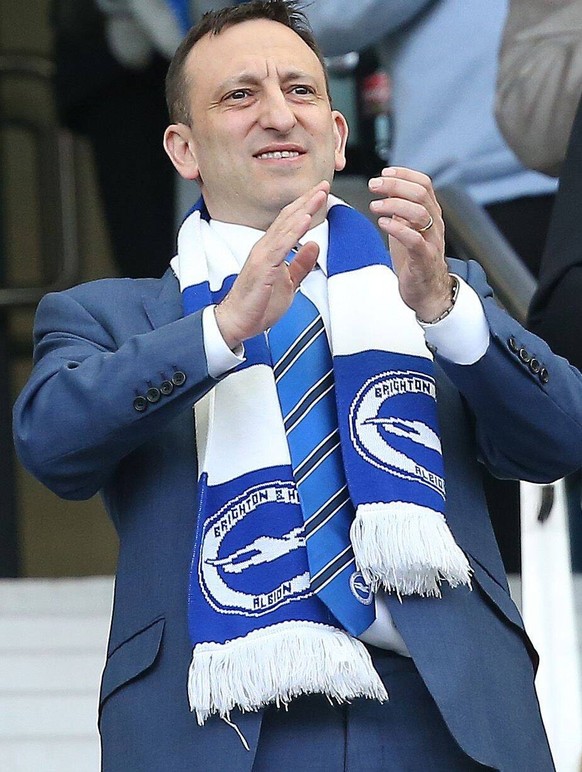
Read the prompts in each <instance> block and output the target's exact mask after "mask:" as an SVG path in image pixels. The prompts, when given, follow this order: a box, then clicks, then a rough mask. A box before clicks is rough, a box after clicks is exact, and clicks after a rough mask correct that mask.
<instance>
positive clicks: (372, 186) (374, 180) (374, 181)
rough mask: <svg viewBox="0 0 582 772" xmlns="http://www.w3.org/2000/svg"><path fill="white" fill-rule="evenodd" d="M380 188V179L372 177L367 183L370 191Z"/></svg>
mask: <svg viewBox="0 0 582 772" xmlns="http://www.w3.org/2000/svg"><path fill="white" fill-rule="evenodd" d="M381 186H382V178H381V177H372V179H371V180H370V181H369V182H368V187H369V188H370V190H377V189H378V188H379V187H381Z"/></svg>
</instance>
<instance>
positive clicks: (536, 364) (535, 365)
mask: <svg viewBox="0 0 582 772" xmlns="http://www.w3.org/2000/svg"><path fill="white" fill-rule="evenodd" d="M529 369H530V370H531V371H532V373H533V374H534V375H537V374H538V373H539V371H540V370H541V369H542V365H541V362H540V360H539V359H535V358H534V359H532V360H531V361H530V363H529Z"/></svg>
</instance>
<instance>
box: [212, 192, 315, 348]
mask: <svg viewBox="0 0 582 772" xmlns="http://www.w3.org/2000/svg"><path fill="white" fill-rule="evenodd" d="M329 189H330V185H329V182H326V181H324V182H320V183H319V184H318V185H316V186H315V187H313V188H312V189H311V190H309V191H308V192H307V193H304V194H303V195H302V196H300V197H299V198H298V199H296V200H295V201H293V202H292V203H290V204H288V205H287V206H286V207H284V208H283V209H282V210H281V212H280V213H279V215H278V216H277V218H276V219H275V220H274V222H273V224H272V225H271V227H270V228H269V229H268V230H267V232H266V233H265V235H264V236H263V237H262V238H261V239H260V240H259V241H258V242H257V243H256V244H255V246H254V247H253V249H252V250H251V253H250V254H249V256H248V258H247V260H246V262H245V264H244V266H243V268H242V270H241V272H240V274H239V275H238V277H237V279H236V281H235V282H234V284H233V285H232V288H231V290H230V292H229V293H228V295H227V296H226V297H225V298H224V300H223V301H222V302H221V303H219V305H217V306H216V309H215V314H216V323H217V324H218V329H219V330H220V333H221V335H222V337H223V338H224V340H225V342H226V344H227V345H228V346H229V348H231V349H232V350H233V351H234V350H235V349H236V348H238V347H239V346H240V344H241V343H243V341H245V340H248V339H249V338H252V337H254V336H255V335H259V334H260V333H261V332H264V331H265V330H267V329H269V328H270V327H272V326H273V325H274V324H275V322H277V321H278V320H279V319H280V318H281V317H282V316H283V314H284V313H285V312H286V311H287V309H288V308H289V306H290V305H291V303H292V302H293V297H294V295H295V292H296V290H297V288H298V287H299V285H300V284H301V282H302V281H303V279H304V278H305V277H306V276H307V275H308V274H309V273H310V271H311V270H312V269H313V267H314V266H315V263H316V261H317V256H318V254H319V247H318V246H317V244H316V243H315V242H313V241H309V242H307V243H306V244H304V245H303V246H302V247H301V249H299V251H298V252H297V254H296V255H295V258H294V259H293V261H292V262H291V263H290V264H287V262H286V258H287V255H288V254H289V252H290V251H291V249H292V248H293V247H294V246H295V245H296V244H297V242H298V241H299V239H301V238H303V236H305V234H306V233H307V231H308V230H309V229H310V228H311V227H312V226H313V218H314V215H316V214H317V213H318V212H319V211H320V210H321V209H322V208H323V207H324V206H325V204H326V202H327V196H328V194H329Z"/></svg>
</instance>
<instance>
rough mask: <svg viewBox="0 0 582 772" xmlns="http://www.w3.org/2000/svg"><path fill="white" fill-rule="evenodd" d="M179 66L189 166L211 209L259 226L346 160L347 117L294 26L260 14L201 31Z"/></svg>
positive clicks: (219, 216)
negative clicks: (184, 87)
mask: <svg viewBox="0 0 582 772" xmlns="http://www.w3.org/2000/svg"><path fill="white" fill-rule="evenodd" d="M185 73H186V80H187V82H188V88H189V106H190V115H191V127H190V129H189V130H188V131H189V134H188V135H187V142H188V149H189V152H190V155H191V158H192V165H191V167H190V172H189V174H188V175H186V176H191V177H195V178H197V179H198V181H199V183H200V185H201V189H202V192H203V195H204V198H205V201H206V205H207V207H208V210H209V212H210V214H211V216H212V217H213V218H215V219H218V220H224V221H226V222H234V223H240V224H245V225H252V226H254V227H257V228H262V229H266V228H268V227H269V225H270V224H271V223H272V222H273V220H274V219H275V217H276V216H277V214H278V213H279V211H280V210H281V208H282V207H283V206H285V205H286V204H288V203H290V202H291V201H294V200H295V199H296V198H297V197H298V196H300V195H301V194H302V193H304V192H305V191H306V190H308V189H309V188H311V187H312V186H313V185H316V184H317V183H318V182H321V181H322V180H328V181H329V182H331V180H332V178H333V174H334V171H339V170H340V169H343V167H344V165H345V156H344V149H345V142H346V139H347V126H346V123H345V120H344V118H343V116H341V115H340V114H339V113H338V112H336V111H332V110H331V107H330V104H329V99H328V96H327V91H326V85H325V77H324V73H323V69H322V66H321V63H320V62H319V60H318V59H317V57H316V55H315V54H314V53H313V51H312V50H311V49H310V48H309V46H307V45H306V43H304V42H303V40H301V38H300V37H299V36H298V35H297V34H296V33H295V32H293V30H291V29H289V28H288V27H285V26H284V25H283V24H279V23H278V22H273V21H270V20H266V19H257V20H252V21H246V22H242V23H241V24H236V25H234V26H232V27H228V28H226V29H224V30H222V31H221V32H220V33H219V34H218V35H213V36H209V35H206V36H205V37H204V38H202V39H201V40H199V41H198V42H197V43H196V45H195V46H194V47H193V49H192V51H191V52H190V54H189V56H188V58H187V60H186V64H185ZM314 224H315V222H314Z"/></svg>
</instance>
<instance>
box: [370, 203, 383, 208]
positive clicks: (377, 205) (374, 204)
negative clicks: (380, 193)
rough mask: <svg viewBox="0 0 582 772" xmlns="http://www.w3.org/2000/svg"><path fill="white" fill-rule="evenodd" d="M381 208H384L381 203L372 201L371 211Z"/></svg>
mask: <svg viewBox="0 0 582 772" xmlns="http://www.w3.org/2000/svg"><path fill="white" fill-rule="evenodd" d="M381 206H382V202H381V201H370V208H371V209H380V207H381Z"/></svg>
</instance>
